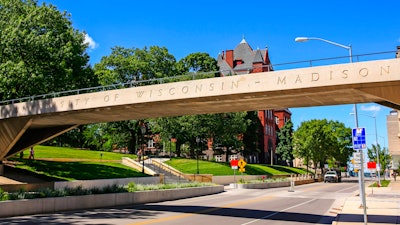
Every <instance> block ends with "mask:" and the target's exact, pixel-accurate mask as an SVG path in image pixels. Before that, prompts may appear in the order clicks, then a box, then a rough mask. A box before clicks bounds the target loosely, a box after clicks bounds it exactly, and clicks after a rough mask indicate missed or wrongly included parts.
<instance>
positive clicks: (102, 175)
mask: <svg viewBox="0 0 400 225" xmlns="http://www.w3.org/2000/svg"><path fill="white" fill-rule="evenodd" d="M28 157H29V150H26V151H25V155H24V158H23V159H20V158H18V157H14V158H12V159H11V160H14V161H16V163H15V165H16V167H17V168H20V169H24V170H28V171H31V172H34V173H36V174H40V175H44V176H47V177H48V178H49V180H51V179H54V180H93V179H111V178H124V177H139V176H144V175H143V174H142V173H141V171H137V170H134V169H132V168H130V167H127V166H124V165H122V164H120V160H121V158H122V157H130V158H133V159H136V155H131V154H121V153H113V152H100V151H90V150H81V149H74V148H64V147H51V146H35V160H29V159H28ZM166 163H167V164H168V165H170V166H172V167H174V168H176V169H178V170H180V171H182V172H183V173H187V174H196V173H197V160H195V159H183V158H173V159H172V160H170V161H166ZM198 163H199V172H200V173H201V174H212V175H214V176H223V175H233V174H234V170H233V169H232V168H231V166H230V165H229V164H228V163H218V162H209V161H202V160H199V161H198ZM245 170H246V172H245V173H243V174H245V175H287V174H305V173H306V171H305V170H303V169H299V168H292V167H285V166H268V165H260V164H247V165H246V167H245ZM236 174H241V173H240V172H238V171H237V170H236Z"/></svg>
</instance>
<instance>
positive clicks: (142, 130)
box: [140, 123, 146, 173]
mask: <svg viewBox="0 0 400 225" xmlns="http://www.w3.org/2000/svg"><path fill="white" fill-rule="evenodd" d="M140 132H142V144H141V147H140V148H141V149H142V156H143V159H142V173H144V145H145V143H146V142H145V139H144V135H145V134H146V124H145V123H143V124H142V126H141V127H140Z"/></svg>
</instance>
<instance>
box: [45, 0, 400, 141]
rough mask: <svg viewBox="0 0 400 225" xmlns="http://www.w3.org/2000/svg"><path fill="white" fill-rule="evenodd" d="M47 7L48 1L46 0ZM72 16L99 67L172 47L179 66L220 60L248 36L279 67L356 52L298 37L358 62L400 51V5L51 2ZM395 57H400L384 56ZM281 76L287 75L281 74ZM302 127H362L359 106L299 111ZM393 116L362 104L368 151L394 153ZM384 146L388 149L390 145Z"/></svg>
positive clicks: (394, 1) (393, 0)
mask: <svg viewBox="0 0 400 225" xmlns="http://www.w3.org/2000/svg"><path fill="white" fill-rule="evenodd" d="M41 2H42V1H41ZM44 2H46V3H49V4H52V5H55V6H56V7H57V8H58V9H59V10H61V11H67V12H69V13H70V14H71V20H72V22H73V26H74V28H76V29H78V30H80V31H85V32H86V33H87V34H88V41H89V43H90V49H89V50H88V53H89V55H90V57H91V60H90V62H91V64H92V65H94V64H95V63H98V62H99V61H100V59H101V57H103V56H107V55H109V54H110V53H111V48H112V47H115V46H122V47H126V48H133V47H135V48H143V47H145V46H155V45H156V46H161V47H166V48H167V49H168V50H169V52H170V53H171V54H172V55H174V56H175V57H176V59H177V60H179V59H181V58H183V57H185V56H187V55H189V54H190V53H195V52H207V53H209V54H210V55H211V56H212V57H217V56H218V54H219V53H220V52H221V51H223V50H227V49H234V48H235V47H236V46H237V45H238V44H239V42H240V41H241V40H242V37H243V36H244V37H245V38H246V41H247V42H248V43H249V44H250V45H251V46H252V48H253V49H257V48H260V49H263V48H265V47H266V46H268V49H269V55H270V59H271V61H272V64H281V63H286V62H294V61H303V60H311V59H320V58H330V57H338V56H348V54H349V53H348V50H346V49H344V48H340V47H337V46H334V45H330V44H327V43H324V42H321V41H315V40H314V41H309V42H305V43H297V42H295V41H294V39H295V38H296V37H299V36H306V37H319V38H323V39H327V40H330V41H334V42H336V43H340V44H342V45H346V46H347V45H349V44H351V46H352V50H353V55H358V54H366V53H377V52H386V51H395V50H396V46H398V45H400V26H399V24H400V17H399V12H398V8H399V6H400V2H399V1H398V0H388V1H382V2H376V1H348V0H336V1H317V0H315V1H307V0H305V1H267V0H260V1H255V0H247V1H236V0H232V1H212V0H202V1H181V0H179V1H178V0H170V1H156V0H154V1H133V0H114V1H112V2H109V1H94V0H85V1H79V2H77V1H65V0H44ZM382 57H384V58H393V57H394V54H393V53H391V54H389V55H385V56H382ZM275 69H279V68H275ZM290 110H291V111H292V113H293V117H292V118H293V122H294V124H295V128H297V127H298V126H299V125H300V123H301V122H302V121H306V120H310V119H323V118H326V119H329V120H338V121H340V122H343V123H345V124H346V125H347V126H348V127H352V128H353V127H354V125H355V121H354V116H352V115H350V113H352V112H353V105H340V106H326V107H312V108H291V109H290ZM389 112H390V109H389V108H387V107H384V106H380V105H377V104H373V103H371V104H358V113H359V114H360V115H359V126H360V127H365V128H366V130H367V142H368V145H370V144H374V143H375V131H374V129H375V128H374V119H373V118H371V116H376V119H377V129H378V136H379V138H378V141H379V142H380V143H381V145H383V146H386V147H387V130H386V115H388V114H389ZM382 142H384V143H382Z"/></svg>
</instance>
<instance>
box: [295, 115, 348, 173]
mask: <svg viewBox="0 0 400 225" xmlns="http://www.w3.org/2000/svg"><path fill="white" fill-rule="evenodd" d="M350 140H351V130H350V128H346V127H345V126H344V124H343V123H340V122H337V121H327V120H326V119H323V120H310V121H305V122H302V123H301V124H300V127H299V128H298V129H297V130H296V131H295V133H294V143H293V147H294V155H295V156H297V157H299V158H303V159H304V160H305V163H307V166H308V164H309V162H310V160H311V161H312V162H313V164H314V169H315V172H316V170H317V168H318V167H319V168H321V169H322V168H323V166H322V164H323V163H326V162H327V161H328V159H329V160H332V161H338V160H343V161H342V162H347V161H348V158H349V156H350V155H351V152H349V148H350V147H349V141H350ZM346 157H347V159H346V160H344V159H343V158H346Z"/></svg>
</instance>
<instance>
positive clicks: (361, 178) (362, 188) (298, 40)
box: [294, 37, 367, 224]
mask: <svg viewBox="0 0 400 225" xmlns="http://www.w3.org/2000/svg"><path fill="white" fill-rule="evenodd" d="M294 40H295V41H296V42H306V41H309V40H317V41H323V42H326V43H328V44H332V45H335V46H338V47H341V48H345V49H347V50H349V60H350V63H352V62H353V55H352V54H353V53H352V48H351V45H348V46H346V45H342V44H339V43H336V42H333V41H329V40H325V39H322V38H318V37H297V38H295V39H294ZM354 118H355V121H356V129H357V128H358V115H357V104H354ZM359 151H360V153H361V170H360V172H361V175H360V176H358V177H359V183H360V193H361V194H360V197H361V202H362V203H361V204H362V206H363V209H364V224H367V211H366V210H367V209H366V200H365V187H364V166H363V165H364V159H363V158H364V157H363V153H362V149H359Z"/></svg>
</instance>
